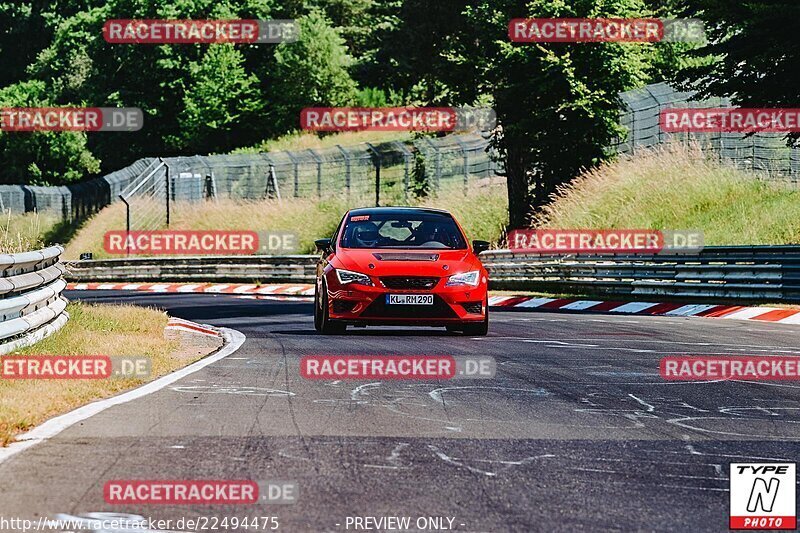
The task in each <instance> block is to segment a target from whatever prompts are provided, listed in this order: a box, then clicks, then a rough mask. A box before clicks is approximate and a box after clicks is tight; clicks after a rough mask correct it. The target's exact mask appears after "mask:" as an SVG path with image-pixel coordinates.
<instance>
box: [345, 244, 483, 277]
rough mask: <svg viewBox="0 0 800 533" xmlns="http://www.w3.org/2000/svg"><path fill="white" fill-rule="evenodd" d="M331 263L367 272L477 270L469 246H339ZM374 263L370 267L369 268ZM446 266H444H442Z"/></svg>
mask: <svg viewBox="0 0 800 533" xmlns="http://www.w3.org/2000/svg"><path fill="white" fill-rule="evenodd" d="M336 258H337V259H338V261H336V262H337V263H338V264H334V267H337V268H345V269H347V270H355V271H356V272H363V273H364V274H368V275H370V276H435V277H444V276H451V275H453V274H458V273H459V272H466V271H469V270H478V269H480V268H481V264H480V261H479V260H478V258H477V257H475V254H473V253H472V252H471V251H470V250H398V249H375V250H362V249H353V248H348V249H343V248H340V249H339V250H337V251H336ZM370 265H374V268H370ZM445 267H446V268H445Z"/></svg>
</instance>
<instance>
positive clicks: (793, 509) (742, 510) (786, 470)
mask: <svg viewBox="0 0 800 533" xmlns="http://www.w3.org/2000/svg"><path fill="white" fill-rule="evenodd" d="M796 472H797V467H796V464H795V463H731V510H730V524H729V526H730V528H731V529H762V530H763V529H784V530H785V529H796V528H797V503H796V500H795V488H796V483H797V481H796Z"/></svg>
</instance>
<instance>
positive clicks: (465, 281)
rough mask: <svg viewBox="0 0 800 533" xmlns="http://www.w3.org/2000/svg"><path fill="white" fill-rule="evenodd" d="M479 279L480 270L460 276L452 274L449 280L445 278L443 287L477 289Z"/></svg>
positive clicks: (463, 273)
mask: <svg viewBox="0 0 800 533" xmlns="http://www.w3.org/2000/svg"><path fill="white" fill-rule="evenodd" d="M480 278H481V271H480V270H471V271H470V272H462V273H461V274H453V275H452V276H450V277H449V278H447V283H445V284H444V286H445V287H457V286H459V285H469V286H471V287H477V286H478V281H479V280H480Z"/></svg>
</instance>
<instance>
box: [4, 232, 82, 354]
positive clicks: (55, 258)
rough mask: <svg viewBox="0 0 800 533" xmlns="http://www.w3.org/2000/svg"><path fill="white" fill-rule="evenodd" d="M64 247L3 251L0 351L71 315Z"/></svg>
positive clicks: (58, 325)
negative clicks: (68, 301)
mask: <svg viewBox="0 0 800 533" xmlns="http://www.w3.org/2000/svg"><path fill="white" fill-rule="evenodd" d="M63 251H64V249H63V248H62V247H60V246H52V247H50V248H45V249H44V250H38V251H35V252H23V253H18V254H0V354H6V353H9V352H12V351H14V350H16V349H18V348H21V347H23V346H29V345H31V344H33V343H35V342H38V341H40V340H41V339H43V338H45V337H47V336H49V335H50V334H52V333H53V332H55V331H57V330H58V329H60V328H61V326H63V325H64V324H65V323H66V322H67V320H68V319H69V315H68V314H67V312H66V311H65V309H66V307H67V301H66V300H65V299H64V298H63V297H62V296H61V292H62V291H63V290H64V287H66V286H67V284H66V282H65V281H64V278H63V274H64V271H65V269H64V266H63V265H62V264H61V263H60V262H59V258H60V256H61V253H62V252H63Z"/></svg>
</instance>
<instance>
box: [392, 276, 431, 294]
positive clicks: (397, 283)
mask: <svg viewBox="0 0 800 533" xmlns="http://www.w3.org/2000/svg"><path fill="white" fill-rule="evenodd" d="M381 283H383V286H384V287H386V288H387V289H410V290H417V291H425V290H431V289H432V288H434V287H435V286H436V284H437V283H439V278H425V277H419V276H409V277H403V276H390V277H385V278H381Z"/></svg>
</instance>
